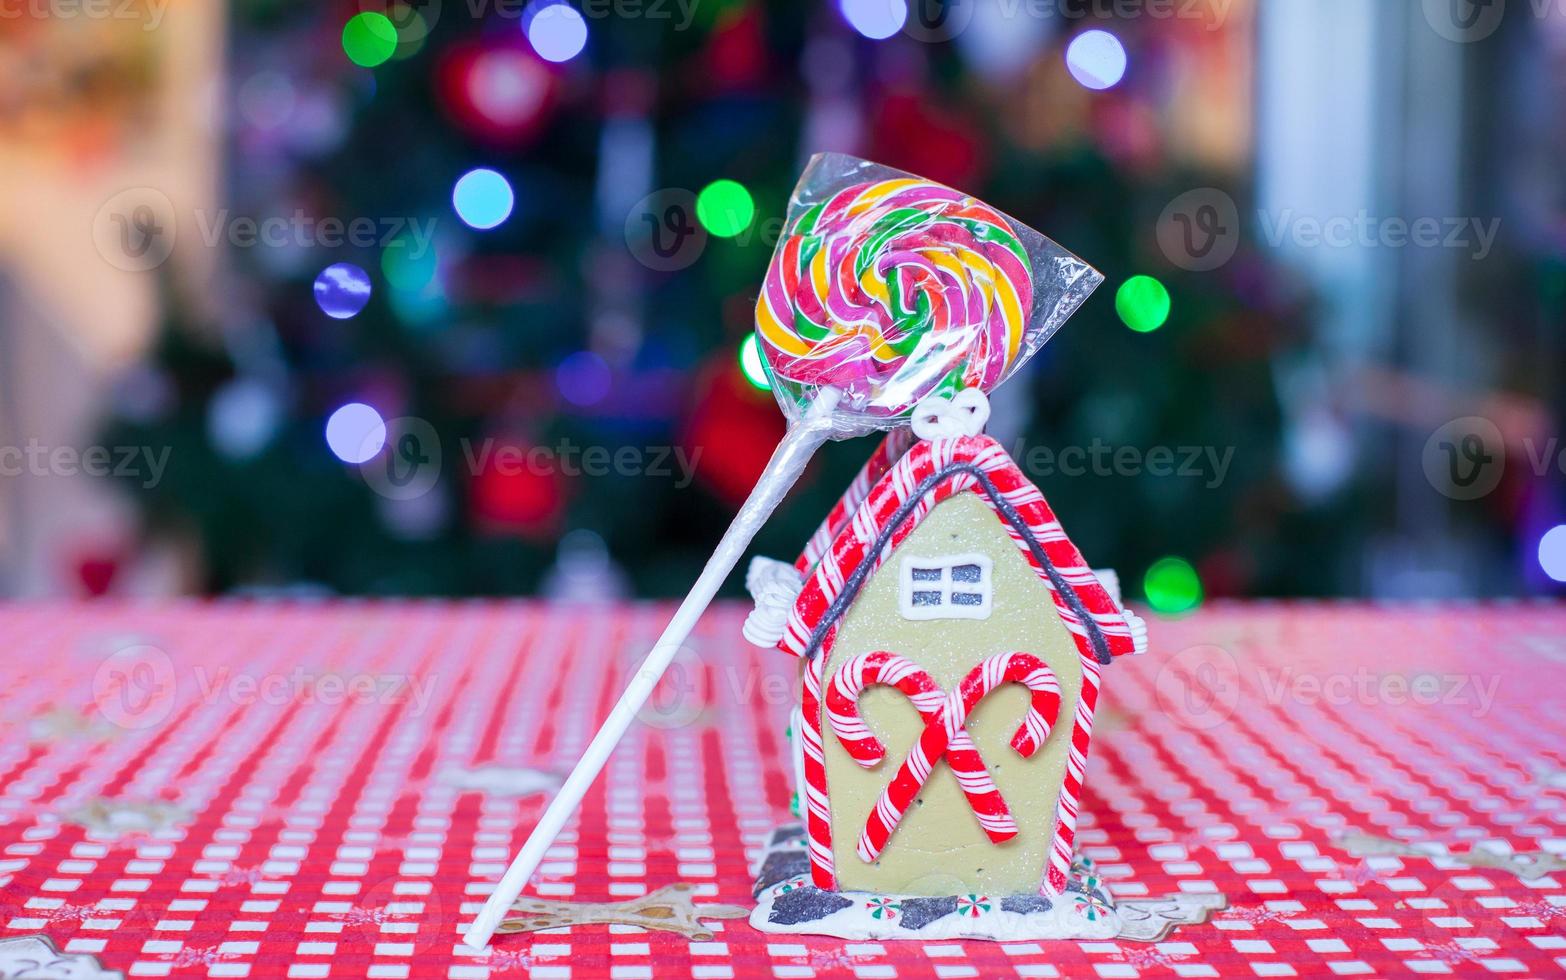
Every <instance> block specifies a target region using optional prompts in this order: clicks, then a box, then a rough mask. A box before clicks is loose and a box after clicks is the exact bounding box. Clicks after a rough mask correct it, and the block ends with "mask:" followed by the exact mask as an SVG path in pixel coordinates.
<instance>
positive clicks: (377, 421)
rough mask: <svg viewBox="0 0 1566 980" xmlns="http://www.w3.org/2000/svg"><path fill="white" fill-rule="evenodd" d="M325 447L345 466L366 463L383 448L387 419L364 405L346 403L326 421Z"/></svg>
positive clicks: (360, 403)
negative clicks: (345, 464)
mask: <svg viewBox="0 0 1566 980" xmlns="http://www.w3.org/2000/svg"><path fill="white" fill-rule="evenodd" d="M326 445H327V448H328V449H330V450H331V451H332V455H334V456H336V457H337V458H338V459H340V460H342V461H343V462H345V463H354V464H358V463H366V462H369V461H370V460H372V459H374V458H375V457H376V454H378V453H379V452H380V451H381V449H382V448H383V447H384V446H385V445H386V420H385V419H382V418H381V413H380V412H377V411H376V410H375V409H373V408H371V407H370V406H368V405H366V404H364V403H363V402H349V403H348V404H346V405H344V406H343V407H342V408H339V409H338V410H337V411H335V412H333V413H332V417H331V418H329V419H327V420H326Z"/></svg>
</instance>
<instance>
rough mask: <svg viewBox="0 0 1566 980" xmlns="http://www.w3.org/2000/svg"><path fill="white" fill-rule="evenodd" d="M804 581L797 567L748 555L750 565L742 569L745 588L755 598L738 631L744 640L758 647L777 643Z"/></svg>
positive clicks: (781, 636)
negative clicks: (740, 629)
mask: <svg viewBox="0 0 1566 980" xmlns="http://www.w3.org/2000/svg"><path fill="white" fill-rule="evenodd" d="M804 584H805V583H804V580H803V579H801V578H800V577H799V570H798V569H796V568H795V567H794V566H793V565H790V564H789V563H788V562H786V561H778V560H777V559H775V558H762V557H760V556H757V557H755V558H752V559H751V560H750V567H749V568H747V569H746V570H745V590H746V591H747V592H749V593H750V597H751V598H752V599H754V600H755V602H756V608H754V609H752V610H751V612H750V615H749V616H746V617H745V626H744V628H743V630H742V631H741V632H743V633H744V635H745V639H746V640H748V641H749V642H751V643H754V644H755V645H756V646H758V647H774V646H777V645H778V641H779V640H781V639H783V633H784V631H785V630H786V629H787V628H788V617H789V613H790V612H792V611H793V609H794V600H796V599H798V598H799V590H800V589H802V588H804Z"/></svg>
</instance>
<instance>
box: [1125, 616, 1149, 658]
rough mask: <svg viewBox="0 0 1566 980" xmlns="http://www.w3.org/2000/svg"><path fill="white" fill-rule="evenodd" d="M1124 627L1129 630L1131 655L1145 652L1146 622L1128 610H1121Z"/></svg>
mask: <svg viewBox="0 0 1566 980" xmlns="http://www.w3.org/2000/svg"><path fill="white" fill-rule="evenodd" d="M1121 612H1122V613H1123V614H1124V615H1125V617H1126V626H1128V627H1130V629H1131V655H1132V656H1136V655H1137V654H1139V653H1146V652H1147V622H1146V620H1144V619H1143V618H1142V617H1141V616H1138V615H1137V614H1136V613H1134V612H1132V611H1131V610H1129V609H1122V610H1121Z"/></svg>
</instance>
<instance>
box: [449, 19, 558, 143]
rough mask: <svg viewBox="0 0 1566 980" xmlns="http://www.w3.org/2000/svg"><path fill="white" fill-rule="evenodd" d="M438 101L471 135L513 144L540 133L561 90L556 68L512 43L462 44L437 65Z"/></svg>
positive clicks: (482, 139) (494, 141)
mask: <svg viewBox="0 0 1566 980" xmlns="http://www.w3.org/2000/svg"><path fill="white" fill-rule="evenodd" d="M436 90H437V92H438V93H439V96H440V104H441V107H442V109H444V110H445V112H446V114H447V115H448V116H450V117H451V119H452V121H453V122H454V123H456V124H457V125H458V126H459V127H461V128H462V129H463V130H464V131H465V132H467V134H468V135H469V136H472V137H473V138H474V139H477V140H479V141H481V142H484V143H489V144H491V145H495V146H503V147H515V146H517V145H520V144H522V143H526V142H527V141H529V140H530V139H532V138H533V137H535V136H537V135H538V133H539V131H540V130H541V129H543V126H544V123H545V122H546V121H547V120H548V118H549V115H550V113H551V112H552V111H553V110H554V106H555V102H556V100H557V98H558V93H559V79H558V76H557V75H556V74H555V70H554V69H553V68H551V67H550V66H549V65H547V64H545V63H544V62H543V61H542V60H541V59H540V58H539V57H538V56H537V55H535V54H533V53H532V52H531V51H529V50H528V49H527V46H526V45H525V44H523V43H522V42H521V41H517V42H516V43H514V44H487V45H479V44H472V43H468V44H458V45H454V46H453V47H452V48H451V49H450V50H449V51H448V52H447V53H446V54H445V56H444V57H443V58H442V59H441V62H440V65H439V67H438V68H437V69H436Z"/></svg>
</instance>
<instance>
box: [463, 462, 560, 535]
mask: <svg viewBox="0 0 1566 980" xmlns="http://www.w3.org/2000/svg"><path fill="white" fill-rule="evenodd" d="M577 452H578V453H579V452H580V447H577ZM474 461H475V462H476V463H477V471H476V472H475V473H474V475H473V479H472V482H471V483H470V484H469V486H468V490H469V503H470V506H471V508H472V513H473V519H474V521H475V522H476V523H477V524H478V526H479V528H480V529H481V530H482V531H485V532H487V533H489V534H494V535H501V536H513V537H519V538H525V539H528V540H533V541H548V540H550V539H552V538H554V537H555V536H556V535H557V534H558V532H559V530H560V523H561V519H562V518H563V517H564V516H565V507H566V496H567V493H566V491H567V480H568V474H570V473H571V472H574V471H576V469H577V467H579V465H580V463H581V460H580V458H578V459H577V460H576V461H575V463H573V462H572V460H571V459H570V457H569V452H568V449H566V448H560V449H557V448H553V447H549V446H533V445H529V444H528V443H526V442H522V441H520V440H515V439H495V440H493V441H490V442H487V443H481V444H480V447H479V452H478V453H476V454H475V460H474Z"/></svg>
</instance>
